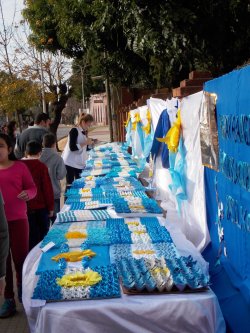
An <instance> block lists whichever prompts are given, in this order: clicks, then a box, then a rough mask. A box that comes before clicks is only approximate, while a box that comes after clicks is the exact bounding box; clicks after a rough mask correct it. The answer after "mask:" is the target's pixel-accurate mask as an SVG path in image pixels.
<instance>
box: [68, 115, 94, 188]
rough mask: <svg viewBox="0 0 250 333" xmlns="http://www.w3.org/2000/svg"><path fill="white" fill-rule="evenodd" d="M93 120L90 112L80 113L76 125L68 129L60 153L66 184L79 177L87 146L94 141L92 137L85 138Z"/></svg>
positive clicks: (84, 162) (86, 155) (83, 165)
mask: <svg viewBox="0 0 250 333" xmlns="http://www.w3.org/2000/svg"><path fill="white" fill-rule="evenodd" d="M93 121H94V118H93V117H92V116H91V115H90V114H82V115H81V116H80V118H79V121H78V126H77V127H74V128H72V129H71V130H70V132H69V136H68V141H67V144H66V146H65V149H64V151H63V153H62V158H63V160H64V164H65V166H66V169H67V176H66V180H67V184H68V185H70V184H72V182H73V181H74V179H77V178H80V174H81V172H82V169H83V168H84V167H85V164H86V160H87V158H88V154H87V146H88V145H92V144H93V143H94V140H93V139H89V138H87V131H88V129H89V128H90V126H91V125H92V123H93Z"/></svg>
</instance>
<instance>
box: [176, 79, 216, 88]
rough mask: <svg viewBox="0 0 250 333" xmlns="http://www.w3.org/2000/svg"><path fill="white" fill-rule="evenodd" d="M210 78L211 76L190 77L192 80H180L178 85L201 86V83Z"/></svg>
mask: <svg viewBox="0 0 250 333" xmlns="http://www.w3.org/2000/svg"><path fill="white" fill-rule="evenodd" d="M209 80H211V78H202V79H192V80H182V81H181V82H180V87H189V86H192V87H199V86H201V87H203V83H204V82H206V81H209Z"/></svg>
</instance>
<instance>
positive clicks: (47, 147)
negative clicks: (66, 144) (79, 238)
mask: <svg viewBox="0 0 250 333" xmlns="http://www.w3.org/2000/svg"><path fill="white" fill-rule="evenodd" d="M43 147H44V148H43V151H42V155H41V157H40V161H41V162H43V163H44V164H46V165H47V167H48V169H49V175H50V179H51V182H52V186H53V191H54V217H53V218H52V220H53V222H54V221H55V218H56V214H57V213H58V212H59V211H60V196H61V184H60V180H62V179H63V178H64V177H65V176H66V168H65V165H64V162H63V159H62V158H61V156H59V155H58V154H57V152H56V137H55V135H54V134H52V133H48V134H45V135H44V137H43Z"/></svg>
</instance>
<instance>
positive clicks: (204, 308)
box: [23, 226, 225, 333]
mask: <svg viewBox="0 0 250 333" xmlns="http://www.w3.org/2000/svg"><path fill="white" fill-rule="evenodd" d="M169 231H170V233H171V236H172V238H173V240H174V242H175V244H176V246H177V248H178V249H179V252H180V253H181V254H187V253H190V254H192V255H193V256H194V257H195V259H198V260H199V261H200V263H201V264H202V265H203V268H204V269H206V263H205V261H204V260H203V259H202V257H201V256H200V254H199V252H198V251H197V250H196V249H195V248H194V246H193V245H192V244H191V243H190V242H188V241H187V240H186V238H185V236H184V235H183V234H182V233H181V232H180V231H179V230H176V228H173V227H171V226H169ZM40 255H41V251H40V249H39V247H38V246H37V247H35V248H34V249H33V250H32V251H31V252H30V254H29V255H28V257H27V258H26V261H25V263H24V268H23V305H24V308H25V311H26V314H27V317H28V321H29V326H30V330H31V333H69V332H72V333H131V332H133V333H149V332H150V333H161V332H162V333H163V332H164V333H191V332H192V333H223V332H225V323H224V319H223V317H222V314H221V310H220V307H219V304H218V300H217V298H216V296H215V294H214V293H213V292H212V291H211V290H209V291H207V292H201V293H193V294H164V295H143V296H127V295H122V298H117V299H106V300H86V301H75V302H71V301H70V302H58V303H47V304H46V305H45V306H43V307H33V305H34V304H32V301H31V296H32V293H33V289H34V285H35V283H36V281H37V277H35V272H36V269H37V265H38V262H39V259H40Z"/></svg>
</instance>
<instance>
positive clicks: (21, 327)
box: [0, 126, 110, 333]
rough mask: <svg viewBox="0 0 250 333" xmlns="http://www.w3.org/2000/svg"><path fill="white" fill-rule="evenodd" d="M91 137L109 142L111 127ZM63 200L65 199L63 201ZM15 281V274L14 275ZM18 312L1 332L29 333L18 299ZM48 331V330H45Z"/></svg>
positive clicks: (0, 322) (62, 143)
mask: <svg viewBox="0 0 250 333" xmlns="http://www.w3.org/2000/svg"><path fill="white" fill-rule="evenodd" d="M89 137H91V138H93V139H98V140H99V141H100V143H104V142H109V141H110V135H109V128H108V126H100V127H96V128H93V129H92V130H91V131H90V132H89ZM66 142H67V137H66V138H63V139H62V140H60V141H59V143H58V145H59V149H60V150H63V148H64V146H65V144H66ZM64 187H65V181H63V182H62V188H64ZM61 202H63V200H62V201H61ZM14 281H15V276H14ZM2 303H3V297H1V296H0V305H2ZM16 304H17V314H16V315H15V316H13V317H11V318H7V319H0V333H29V332H30V331H29V327H28V322H27V318H26V315H25V312H24V308H23V306H22V304H20V303H19V302H18V300H16ZM45 333H46V332H45Z"/></svg>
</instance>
